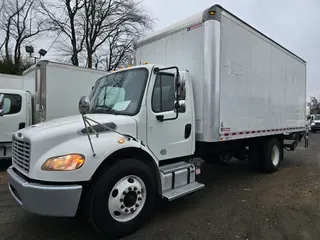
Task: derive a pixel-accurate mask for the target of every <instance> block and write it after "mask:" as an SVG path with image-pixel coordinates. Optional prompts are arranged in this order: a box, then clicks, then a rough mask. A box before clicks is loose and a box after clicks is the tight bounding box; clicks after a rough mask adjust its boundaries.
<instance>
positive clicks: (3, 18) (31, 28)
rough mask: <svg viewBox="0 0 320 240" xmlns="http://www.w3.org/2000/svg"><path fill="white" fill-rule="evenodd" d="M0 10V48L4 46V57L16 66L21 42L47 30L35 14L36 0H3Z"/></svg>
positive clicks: (18, 60) (19, 61) (18, 62)
mask: <svg viewBox="0 0 320 240" xmlns="http://www.w3.org/2000/svg"><path fill="white" fill-rule="evenodd" d="M2 4H3V5H2V11H1V12H0V14H1V15H0V31H1V32H2V33H3V35H4V39H3V41H2V43H1V44H0V50H2V49H3V48H4V59H5V60H6V61H7V62H9V61H13V63H14V65H16V66H17V67H18V66H19V65H20V64H21V60H22V59H21V58H22V54H21V48H22V46H23V44H24V43H25V42H26V41H27V40H29V39H31V38H33V37H35V36H36V35H38V34H40V33H42V32H44V31H47V30H49V29H47V28H44V27H43V26H44V20H42V19H41V17H39V15H37V14H33V15H32V14H31V11H32V10H35V11H37V0H4V1H3V3H2Z"/></svg>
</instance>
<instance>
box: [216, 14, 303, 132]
mask: <svg viewBox="0 0 320 240" xmlns="http://www.w3.org/2000/svg"><path fill="white" fill-rule="evenodd" d="M305 71H306V66H305V63H304V62H302V61H301V60H299V59H298V58H297V57H294V56H293V55H292V54H290V53H289V52H286V51H285V50H283V49H281V48H280V47H279V46H276V44H274V43H273V42H271V41H270V40H267V39H266V38H264V37H262V35H261V34H259V33H257V32H256V31H254V30H252V29H250V28H249V27H248V26H246V25H245V24H243V23H241V22H240V21H238V20H235V19H234V18H232V17H231V16H228V15H226V14H223V15H222V19H221V86H220V87H221V98H220V121H221V125H222V128H221V131H222V135H223V134H224V133H226V132H229V133H230V135H231V133H237V134H238V133H241V134H243V135H242V136H240V137H244V136H245V134H247V133H248V132H250V134H252V132H257V131H262V130H266V132H267V131H270V132H274V131H280V130H282V129H285V128H301V127H303V126H304V124H305V104H306V76H305V73H306V72H305ZM233 138H237V137H233Z"/></svg>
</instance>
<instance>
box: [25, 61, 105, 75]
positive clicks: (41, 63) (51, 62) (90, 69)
mask: <svg viewBox="0 0 320 240" xmlns="http://www.w3.org/2000/svg"><path fill="white" fill-rule="evenodd" d="M46 65H54V66H58V67H62V68H73V69H79V70H84V71H92V72H103V73H105V74H108V73H109V72H107V71H103V70H97V69H92V68H86V67H80V66H74V65H71V64H66V63H59V62H54V61H49V60H40V61H39V62H37V64H34V65H32V66H31V67H30V68H28V69H27V70H25V71H24V72H23V73H22V75H26V74H28V73H29V72H31V71H32V70H34V69H35V67H36V66H38V67H39V66H46Z"/></svg>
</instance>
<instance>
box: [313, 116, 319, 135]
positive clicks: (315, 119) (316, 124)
mask: <svg viewBox="0 0 320 240" xmlns="http://www.w3.org/2000/svg"><path fill="white" fill-rule="evenodd" d="M319 130H320V114H314V115H313V117H312V122H311V132H313V133H315V132H317V131H319Z"/></svg>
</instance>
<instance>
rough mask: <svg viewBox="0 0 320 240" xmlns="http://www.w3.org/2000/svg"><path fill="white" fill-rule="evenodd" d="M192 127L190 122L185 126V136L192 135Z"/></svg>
mask: <svg viewBox="0 0 320 240" xmlns="http://www.w3.org/2000/svg"><path fill="white" fill-rule="evenodd" d="M191 127H192V125H191V124H190V123H188V124H187V125H186V126H185V128H184V138H185V139H187V138H189V137H190V135H191Z"/></svg>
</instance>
